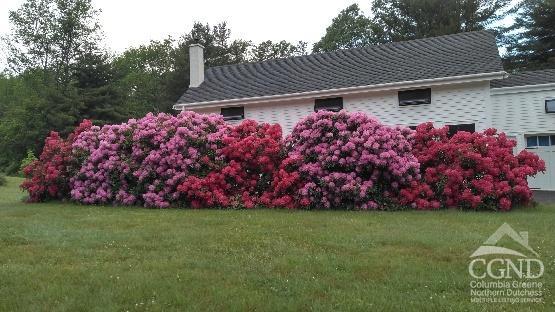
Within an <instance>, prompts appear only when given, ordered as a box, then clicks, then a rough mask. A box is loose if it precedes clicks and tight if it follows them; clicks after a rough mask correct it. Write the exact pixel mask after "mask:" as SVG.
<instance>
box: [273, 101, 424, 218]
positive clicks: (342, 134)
mask: <svg viewBox="0 0 555 312" xmlns="http://www.w3.org/2000/svg"><path fill="white" fill-rule="evenodd" d="M412 142H413V131H412V130H410V129H408V128H404V127H390V126H386V125H383V124H381V123H379V122H378V121H377V120H376V119H374V118H371V117H369V116H368V115H366V114H363V113H347V112H345V111H341V112H339V113H333V112H327V111H320V112H317V113H313V114H311V115H309V116H307V117H306V118H304V119H303V120H301V121H300V122H299V123H298V124H297V125H296V126H295V128H294V129H293V132H292V133H291V135H290V136H289V137H288V138H287V139H286V149H287V151H288V157H287V158H286V159H285V160H284V161H283V163H282V166H281V167H280V169H279V171H278V172H277V174H276V175H275V179H274V183H273V188H272V189H273V194H272V195H273V198H272V205H274V206H285V207H290V208H294V207H299V206H302V207H307V208H312V209H329V208H359V209H378V208H380V209H387V208H391V207H392V206H393V205H396V199H397V196H398V193H399V190H400V189H401V188H402V187H405V186H407V185H409V184H410V183H411V182H412V181H416V180H418V179H419V178H420V176H419V163H418V160H417V159H416V157H415V156H414V155H413V154H412V146H411V144H412Z"/></svg>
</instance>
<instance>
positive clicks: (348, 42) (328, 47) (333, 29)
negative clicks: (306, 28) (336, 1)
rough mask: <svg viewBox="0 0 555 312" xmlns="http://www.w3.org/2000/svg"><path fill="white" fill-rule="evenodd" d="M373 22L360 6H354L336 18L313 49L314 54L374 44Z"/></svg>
mask: <svg viewBox="0 0 555 312" xmlns="http://www.w3.org/2000/svg"><path fill="white" fill-rule="evenodd" d="M374 43H375V38H374V35H373V29H372V21H371V19H370V18H368V17H366V16H364V14H363V12H362V11H361V10H360V8H359V6H358V4H356V3H355V4H352V5H350V6H349V7H347V8H346V9H344V10H342V11H341V12H340V13H339V15H338V16H336V17H335V18H334V19H333V20H332V23H331V25H330V26H328V28H326V34H325V35H324V36H323V37H322V38H321V39H320V41H318V42H316V43H315V44H314V46H313V48H312V50H313V51H314V52H328V51H334V50H338V49H350V48H357V47H363V46H366V45H369V44H374Z"/></svg>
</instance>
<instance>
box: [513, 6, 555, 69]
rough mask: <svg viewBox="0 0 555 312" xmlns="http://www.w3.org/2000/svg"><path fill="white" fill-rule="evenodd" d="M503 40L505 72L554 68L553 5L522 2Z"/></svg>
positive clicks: (554, 9)
mask: <svg viewBox="0 0 555 312" xmlns="http://www.w3.org/2000/svg"><path fill="white" fill-rule="evenodd" d="M505 39H506V41H505V42H506V43H507V57H506V58H505V62H506V65H507V67H508V68H512V69H514V68H519V69H542V68H555V1H552V0H524V1H523V2H522V3H521V5H520V6H519V8H518V11H517V14H516V18H515V22H514V24H513V25H512V26H510V27H508V28H507V29H505Z"/></svg>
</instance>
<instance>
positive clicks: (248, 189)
mask: <svg viewBox="0 0 555 312" xmlns="http://www.w3.org/2000/svg"><path fill="white" fill-rule="evenodd" d="M213 138H217V140H215V141H214V143H215V144H216V146H217V148H216V150H215V153H216V159H217V160H218V166H217V167H216V168H214V170H212V171H211V172H209V173H208V174H207V175H206V176H201V177H199V176H193V175H191V176H189V177H187V178H186V179H185V181H183V183H181V185H180V186H179V187H178V190H179V191H180V192H182V193H183V198H184V199H185V200H186V201H187V202H188V203H190V204H191V205H192V206H193V207H212V206H221V207H240V206H244V207H246V208H252V207H254V206H255V205H257V204H260V203H264V202H267V201H268V200H267V199H268V198H269V195H268V188H269V187H270V182H271V181H272V178H273V176H274V173H275V171H276V170H277V168H278V167H279V164H280V161H281V157H280V156H281V151H282V144H283V142H282V134H281V127H280V126H279V125H269V124H258V123H256V122H255V121H253V120H245V121H243V122H242V123H241V124H239V125H238V126H235V127H231V126H230V127H223V128H221V129H220V131H219V132H218V133H217V134H215V135H214V137H213Z"/></svg>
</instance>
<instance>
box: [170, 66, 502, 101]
mask: <svg viewBox="0 0 555 312" xmlns="http://www.w3.org/2000/svg"><path fill="white" fill-rule="evenodd" d="M506 74H507V73H506V72H505V71H499V72H491V73H480V74H472V75H462V76H451V77H442V78H433V79H422V80H412V81H401V82H391V83H384V84H375V85H368V86H356V87H347V88H337V89H328V90H317V91H308V92H299V93H290V94H279V95H266V96H258V97H248V98H237V99H228V100H216V101H206V102H195V103H181V104H175V105H174V106H173V109H174V110H190V109H199V108H215V107H224V106H233V105H251V104H260V103H273V102H281V101H292V100H303V99H311V98H318V97H331V96H344V95H351V94H359V93H367V92H378V91H389V90H402V89H412V88H419V87H425V86H432V85H433V86H438V85H446V84H458V83H468V82H478V81H486V80H494V79H502V78H504V77H505V76H506Z"/></svg>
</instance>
